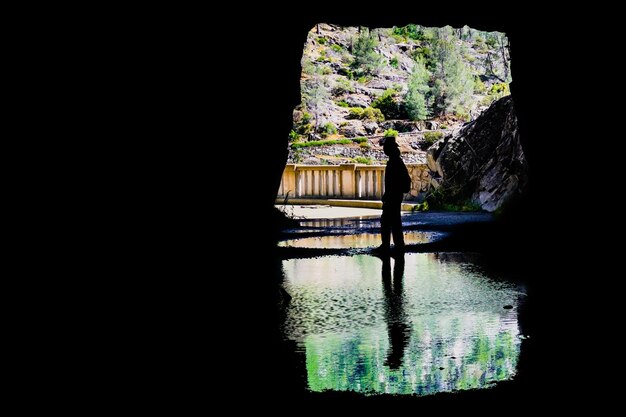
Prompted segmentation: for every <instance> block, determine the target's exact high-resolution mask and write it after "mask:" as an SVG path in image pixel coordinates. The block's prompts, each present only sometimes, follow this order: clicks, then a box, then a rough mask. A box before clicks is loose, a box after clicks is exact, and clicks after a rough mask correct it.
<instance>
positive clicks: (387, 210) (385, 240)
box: [380, 201, 392, 249]
mask: <svg viewBox="0 0 626 417" xmlns="http://www.w3.org/2000/svg"><path fill="white" fill-rule="evenodd" d="M390 206H391V204H390V203H389V202H387V201H385V202H383V214H382V215H381V216H380V239H381V240H382V244H381V245H380V247H381V249H389V245H390V244H391V221H390V216H391V215H392V213H391V210H392V208H391V207H390Z"/></svg>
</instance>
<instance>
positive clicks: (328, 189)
mask: <svg viewBox="0 0 626 417" xmlns="http://www.w3.org/2000/svg"><path fill="white" fill-rule="evenodd" d="M406 167H407V169H408V170H409V174H410V175H411V180H412V181H411V192H410V193H409V194H407V197H406V198H405V200H416V199H417V198H418V196H419V194H420V193H423V192H426V191H428V190H429V189H430V180H431V178H430V172H429V170H428V166H427V165H426V164H407V165H406ZM384 192H385V166H384V165H360V164H342V165H296V164H288V165H287V166H286V167H285V170H284V171H283V177H282V180H281V182H280V188H279V190H278V196H277V200H283V199H284V198H285V197H288V199H292V198H294V199H296V198H297V199H324V200H329V199H344V200H380V198H381V197H382V195H383V193H384Z"/></svg>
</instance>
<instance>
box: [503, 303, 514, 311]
mask: <svg viewBox="0 0 626 417" xmlns="http://www.w3.org/2000/svg"><path fill="white" fill-rule="evenodd" d="M502 308H504V309H506V310H510V309H512V308H513V306H512V305H511V304H507V305H505V306H504V307H502Z"/></svg>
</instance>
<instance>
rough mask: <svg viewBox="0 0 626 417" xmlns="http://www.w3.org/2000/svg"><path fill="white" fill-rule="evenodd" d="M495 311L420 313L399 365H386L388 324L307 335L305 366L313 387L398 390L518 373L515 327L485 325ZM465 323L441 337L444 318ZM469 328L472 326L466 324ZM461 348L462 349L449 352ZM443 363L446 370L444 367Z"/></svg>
mask: <svg viewBox="0 0 626 417" xmlns="http://www.w3.org/2000/svg"><path fill="white" fill-rule="evenodd" d="M494 318H498V316H494V315H491V314H483V315H481V316H479V317H477V318H476V320H474V321H473V322H472V321H469V320H468V318H467V317H465V316H464V315H463V314H462V313H460V314H457V315H454V316H447V317H441V316H438V317H424V318H419V319H418V320H417V321H414V322H413V324H412V333H411V337H410V340H408V343H407V345H406V347H405V348H404V356H403V360H402V363H401V366H399V367H398V368H397V369H394V368H392V367H391V366H387V364H386V362H387V360H388V352H389V350H390V349H392V346H389V345H388V344H386V343H385V341H386V340H387V337H386V335H385V333H386V330H387V329H386V328H370V329H365V330H363V331H360V332H359V333H357V334H355V335H353V336H352V337H349V338H347V337H346V336H345V335H334V336H331V337H328V336H326V337H320V336H309V337H307V339H306V343H305V347H306V366H307V374H308V383H309V388H310V389H311V390H313V391H322V390H327V389H332V390H338V391H347V390H349V391H357V392H388V393H395V394H412V393H416V394H421V395H424V394H432V393H436V392H441V391H452V390H462V389H471V388H480V387H484V386H486V385H487V384H489V383H491V382H495V381H502V380H505V379H508V378H510V377H511V376H513V375H514V374H515V369H516V366H517V360H518V357H519V341H518V340H517V338H516V335H517V326H516V325H515V326H511V327H510V328H508V329H503V330H501V331H500V332H499V333H498V334H497V335H495V336H494V335H487V334H484V332H482V331H480V330H479V329H483V328H484V326H485V325H486V323H488V322H492V321H493V320H494ZM450 321H452V322H455V321H457V322H458V323H465V325H464V326H465V328H464V329H462V330H463V331H462V332H460V333H459V334H458V335H457V336H456V337H454V338H444V337H441V334H440V333H441V332H442V330H441V329H442V327H446V326H447V325H449V323H448V324H443V322H450ZM468 327H469V328H468ZM460 348H462V349H463V352H462V353H460V352H459V353H456V354H458V355H459V356H455V357H454V358H453V357H452V356H454V355H453V354H452V353H451V352H454V351H455V349H456V350H457V351H458V350H459V349H460ZM440 368H444V369H440Z"/></svg>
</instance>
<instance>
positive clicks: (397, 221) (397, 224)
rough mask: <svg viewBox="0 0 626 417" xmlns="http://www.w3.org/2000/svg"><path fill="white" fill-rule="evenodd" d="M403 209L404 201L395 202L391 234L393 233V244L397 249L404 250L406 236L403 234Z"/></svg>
mask: <svg viewBox="0 0 626 417" xmlns="http://www.w3.org/2000/svg"><path fill="white" fill-rule="evenodd" d="M401 208H402V199H400V200H397V201H394V202H393V207H392V208H391V209H392V210H393V211H392V212H391V214H392V216H393V217H391V222H390V223H391V232H392V233H393V244H394V246H395V247H396V248H399V249H400V248H404V234H403V233H402V216H401V212H400V210H401Z"/></svg>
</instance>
